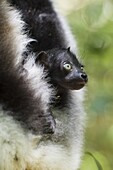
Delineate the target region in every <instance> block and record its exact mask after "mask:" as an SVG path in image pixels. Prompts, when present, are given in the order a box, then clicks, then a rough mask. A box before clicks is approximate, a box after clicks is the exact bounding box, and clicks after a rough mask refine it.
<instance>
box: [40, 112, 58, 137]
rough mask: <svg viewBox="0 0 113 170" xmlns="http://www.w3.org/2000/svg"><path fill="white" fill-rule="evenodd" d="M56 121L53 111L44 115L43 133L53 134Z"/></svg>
mask: <svg viewBox="0 0 113 170" xmlns="http://www.w3.org/2000/svg"><path fill="white" fill-rule="evenodd" d="M55 128H56V122H55V119H54V117H53V116H52V114H51V113H48V114H47V115H44V117H43V134H53V133H54V132H55Z"/></svg>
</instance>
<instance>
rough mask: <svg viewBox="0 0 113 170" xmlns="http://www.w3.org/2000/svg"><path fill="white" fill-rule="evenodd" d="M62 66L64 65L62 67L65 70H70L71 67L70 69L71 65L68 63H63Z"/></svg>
mask: <svg viewBox="0 0 113 170" xmlns="http://www.w3.org/2000/svg"><path fill="white" fill-rule="evenodd" d="M63 67H64V69H65V70H67V71H71V69H72V65H71V64H69V63H64V65H63Z"/></svg>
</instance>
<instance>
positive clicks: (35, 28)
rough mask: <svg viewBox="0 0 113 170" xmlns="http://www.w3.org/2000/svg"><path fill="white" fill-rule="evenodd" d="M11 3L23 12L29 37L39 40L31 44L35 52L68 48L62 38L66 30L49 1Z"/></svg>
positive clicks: (30, 0) (13, 1) (18, 0)
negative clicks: (63, 28)
mask: <svg viewBox="0 0 113 170" xmlns="http://www.w3.org/2000/svg"><path fill="white" fill-rule="evenodd" d="M11 3H12V4H13V5H15V6H16V7H17V8H18V9H19V10H21V11H22V14H23V20H24V21H25V22H26V23H27V25H26V29H27V30H29V35H30V36H31V37H32V38H34V39H35V40H37V41H35V42H32V43H31V49H32V50H33V51H34V52H40V51H43V50H44V51H46V50H49V49H53V48H64V47H67V46H66V43H65V40H64V37H63V36H62V35H63V31H64V30H62V26H61V23H60V22H59V19H58V17H57V14H56V12H55V11H54V9H53V6H52V3H51V2H50V1H49V0H26V1H24V0H11Z"/></svg>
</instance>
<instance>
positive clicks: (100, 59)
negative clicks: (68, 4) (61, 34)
mask: <svg viewBox="0 0 113 170" xmlns="http://www.w3.org/2000/svg"><path fill="white" fill-rule="evenodd" d="M81 2H82V1H81ZM68 20H69V23H70V25H71V28H72V31H73V33H74V35H75V37H76V39H77V43H78V47H79V51H80V56H82V57H81V58H82V59H83V63H85V70H86V72H87V73H88V75H89V82H88V85H87V89H88V91H87V95H86V110H87V113H88V123H87V124H88V125H87V129H86V145H85V151H86V152H90V153H91V154H93V155H94V157H95V159H97V160H98V161H99V162H100V164H101V166H102V170H112V169H113V61H112V58H113V1H112V0H100V1H91V2H90V3H89V4H87V5H85V6H84V7H82V8H79V9H78V10H73V11H71V12H70V13H69V15H68ZM81 170H100V169H98V167H97V165H96V163H95V161H94V159H93V158H92V157H91V156H90V155H88V154H85V156H84V158H83V164H82V167H81Z"/></svg>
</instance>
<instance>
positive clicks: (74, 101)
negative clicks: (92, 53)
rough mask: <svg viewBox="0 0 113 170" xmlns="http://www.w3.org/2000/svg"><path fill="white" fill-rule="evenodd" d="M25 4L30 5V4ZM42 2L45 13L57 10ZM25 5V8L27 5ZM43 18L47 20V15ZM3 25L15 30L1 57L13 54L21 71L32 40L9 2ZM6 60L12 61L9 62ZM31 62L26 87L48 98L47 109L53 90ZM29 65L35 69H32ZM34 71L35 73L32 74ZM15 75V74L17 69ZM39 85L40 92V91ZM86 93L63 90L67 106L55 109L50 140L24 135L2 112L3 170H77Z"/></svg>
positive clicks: (1, 2)
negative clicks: (24, 33) (45, 8)
mask: <svg viewBox="0 0 113 170" xmlns="http://www.w3.org/2000/svg"><path fill="white" fill-rule="evenodd" d="M24 2H25V3H26V1H24ZM29 2H31V3H32V2H34V1H29ZM35 2H36V3H35ZM35 2H34V3H35V4H37V1H35ZM39 2H40V3H41V4H42V9H43V10H44V4H45V5H46V4H49V5H50V7H51V9H52V10H54V9H53V7H52V6H51V3H50V2H49V1H48V0H47V1H44V0H40V1H39ZM23 5H24V7H25V4H23ZM48 10H49V9H48ZM1 11H2V12H1ZM44 13H45V10H44ZM56 15H57V14H56ZM3 16H6V18H7V19H5V18H4V20H3V19H2V17H3ZM41 17H43V15H42V16H41ZM58 18H59V17H58ZM18 21H19V22H18ZM59 22H60V23H61V24H60V25H61V27H60V30H63V31H62V39H63V42H64V43H65V44H66V46H67V47H68V46H71V48H72V51H73V52H74V51H75V50H76V48H75V47H74V44H75V43H74V41H73V37H72V35H71V33H70V30H69V28H68V26H67V25H66V23H65V21H64V19H62V18H61V17H60V18H59ZM1 23H5V26H7V27H6V28H9V25H11V26H12V28H11V29H8V32H9V34H6V37H5V41H4V38H2V39H1V42H3V43H2V44H3V48H2V46H0V56H1V54H2V53H3V51H1V50H2V49H4V50H6V52H5V53H3V54H4V55H5V56H6V57H7V56H9V55H8V54H10V53H9V51H10V50H11V52H13V56H15V60H16V61H14V60H11V65H12V61H14V66H16V68H17V65H18V63H20V61H21V57H22V53H24V48H25V46H26V44H27V43H28V40H27V39H26V36H24V35H23V34H22V30H21V21H20V14H19V13H18V12H17V11H15V10H14V9H12V10H11V9H10V7H9V5H8V4H7V3H6V1H5V0H0V25H1ZM17 24H18V26H17ZM16 29H17V30H16ZM3 32H4V31H3V28H2V27H1V29H0V37H2V34H3ZM15 33H16V34H15ZM19 39H20V40H19ZM7 41H8V42H7ZM9 42H10V43H9ZM23 42H25V44H23ZM7 44H8V46H7ZM63 48H64V45H63ZM15 50H16V51H15ZM41 50H42V49H41ZM25 51H26V49H25ZM7 52H8V54H7ZM11 54H12V53H11ZM11 54H10V55H11ZM15 54H16V55H15ZM11 56H12V55H11ZM9 58H10V56H9ZM0 60H1V57H0ZM6 60H8V58H6ZM6 60H5V62H6ZM31 61H32V57H31ZM31 61H30V62H28V63H27V65H26V70H27V71H28V77H27V78H26V79H25V84H26V82H27V81H28V80H29V82H31V83H30V87H33V88H34V89H35V92H36V96H37V95H39V94H40V93H41V97H44V98H45V95H47V96H46V99H44V101H43V102H42V108H44V109H45V107H46V106H47V105H46V104H47V102H48V100H49V97H50V91H49V90H50V88H48V85H47V83H46V82H45V81H44V77H43V69H42V68H40V66H38V67H35V64H31ZM6 63H7V62H6ZM9 65H10V62H9ZM29 65H31V67H30V66H29ZM6 66H7V67H8V65H6ZM32 66H34V67H35V69H33V68H32ZM7 67H6V69H7ZM14 68H15V67H14ZM30 68H31V70H30ZM6 69H4V70H6ZM32 69H33V70H34V71H32ZM37 69H38V70H39V72H38V71H37ZM9 70H10V69H9ZM29 70H30V71H29ZM13 71H15V70H14V69H13ZM17 73H18V71H17V72H16V75H18V74H17ZM23 74H24V72H23V73H22V75H23ZM25 75H26V74H25ZM35 75H37V77H38V80H37V79H35ZM32 76H34V77H32ZM42 77H43V78H42ZM30 80H31V81H30ZM37 84H38V88H36V87H37ZM42 85H43V86H42ZM39 87H41V88H42V90H40V92H39V91H37V90H38V89H39ZM44 87H45V88H44ZM46 92H48V93H46ZM83 93H84V89H81V90H79V91H71V90H67V89H66V90H65V89H63V90H62V95H63V96H64V98H65V99H66V105H63V106H62V107H60V108H59V107H55V108H54V111H53V113H54V117H55V120H56V129H55V133H54V134H53V135H52V136H49V137H48V136H47V138H45V137H44V138H42V135H41V134H40V135H37V136H34V135H32V134H31V133H30V132H29V131H28V132H26V131H24V130H23V127H22V126H21V124H20V123H19V122H17V121H16V120H17V119H15V118H13V115H12V116H9V114H8V111H5V113H4V110H3V109H2V108H1V113H0V116H1V119H0V131H1V133H0V151H1V152H0V169H1V170H15V169H16V170H69V169H70V170H77V169H78V168H79V165H80V160H81V159H80V157H81V155H82V145H83V130H84V117H85V112H84V109H83ZM61 97H62V96H61ZM22 101H23V99H22ZM12 108H13V107H12ZM15 108H16V106H15ZM24 109H25V108H24ZM6 112H7V114H6ZM31 119H32V117H31ZM39 131H40V130H39ZM39 139H41V140H39Z"/></svg>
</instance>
